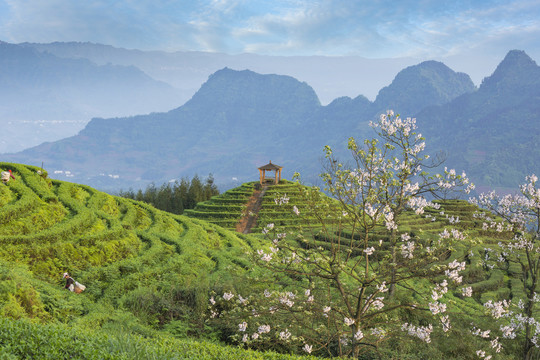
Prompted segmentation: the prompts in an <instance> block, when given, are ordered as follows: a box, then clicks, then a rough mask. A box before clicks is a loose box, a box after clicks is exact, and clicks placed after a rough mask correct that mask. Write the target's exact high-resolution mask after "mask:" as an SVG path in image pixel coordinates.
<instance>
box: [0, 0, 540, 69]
mask: <svg viewBox="0 0 540 360" xmlns="http://www.w3.org/2000/svg"><path fill="white" fill-rule="evenodd" d="M0 10H1V11H2V14H1V15H0V31H1V33H2V34H3V39H2V40H5V41H8V42H24V41H30V42H52V41H91V42H99V43H105V44H111V45H114V46H119V47H127V48H140V49H164V50H200V51H220V52H226V53H240V52H254V53H261V54H273V55H314V54H318V55H361V56H365V57H370V58H376V57H401V56H414V57H419V58H434V57H448V56H452V55H455V54H459V53H461V52H464V51H468V50H469V49H471V48H473V49H474V48H477V49H498V48H504V51H505V52H506V51H508V50H509V49H511V48H514V47H515V46H517V45H519V46H520V48H523V49H524V50H525V51H527V52H529V53H532V54H531V55H532V56H534V52H535V51H536V53H538V51H540V50H538V40H537V39H538V37H539V35H540V29H539V27H540V25H539V22H538V20H537V19H538V18H540V3H539V2H538V1H536V0H516V1H511V0H506V1H495V0H493V1H490V0H485V1H477V2H465V3H464V2H441V1H438V0H425V1H416V0H405V1H399V2H397V1H394V0H380V1H376V2H375V1H371V2H367V1H350V0H316V1H313V0H274V1H271V2H269V1H265V0H196V1H185V2H184V1H183V2H177V1H176V2H175V1H173V2H171V1H166V0H138V1H130V0H118V1H115V2H110V1H105V0H88V1H72V0H48V1H42V0H24V1H20V0H0ZM533 48H534V49H533Z"/></svg>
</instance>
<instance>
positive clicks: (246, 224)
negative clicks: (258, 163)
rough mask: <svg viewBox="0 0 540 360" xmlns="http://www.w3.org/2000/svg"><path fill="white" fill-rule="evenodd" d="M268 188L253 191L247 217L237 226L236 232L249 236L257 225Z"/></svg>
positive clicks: (247, 208) (247, 207)
mask: <svg viewBox="0 0 540 360" xmlns="http://www.w3.org/2000/svg"><path fill="white" fill-rule="evenodd" d="M267 188H268V186H263V188H262V190H255V191H253V195H252V196H251V197H250V198H249V201H248V203H247V204H246V215H245V216H244V217H243V218H242V219H241V220H240V222H238V224H236V231H237V232H239V233H242V234H249V233H250V232H251V228H253V227H254V226H255V224H256V223H257V215H258V214H259V210H260V209H261V204H262V200H263V196H264V193H265V192H266V189H267Z"/></svg>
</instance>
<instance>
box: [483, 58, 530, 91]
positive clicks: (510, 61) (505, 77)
mask: <svg viewBox="0 0 540 360" xmlns="http://www.w3.org/2000/svg"><path fill="white" fill-rule="evenodd" d="M539 79H540V67H539V66H538V65H537V64H536V62H535V61H534V60H533V59H531V57H530V56H529V55H527V54H526V53H525V51H523V50H511V51H509V52H508V53H507V54H506V56H505V57H504V59H503V61H501V63H500V64H499V65H498V66H497V68H496V69H495V71H494V72H493V74H492V75H491V76H489V77H487V78H485V79H484V81H483V82H482V86H481V87H482V88H484V89H485V88H486V87H487V88H489V87H493V86H502V85H505V86H510V87H512V84H516V85H519V86H523V85H526V84H530V83H536V82H537V81H538V80H539Z"/></svg>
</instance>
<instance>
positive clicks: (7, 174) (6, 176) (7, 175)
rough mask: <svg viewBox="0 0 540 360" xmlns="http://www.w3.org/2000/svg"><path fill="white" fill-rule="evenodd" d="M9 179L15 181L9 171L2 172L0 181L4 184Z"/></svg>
mask: <svg viewBox="0 0 540 360" xmlns="http://www.w3.org/2000/svg"><path fill="white" fill-rule="evenodd" d="M10 178H13V180H15V176H13V174H12V173H11V170H8V171H2V172H1V173H0V179H2V182H3V183H4V184H5V183H7V182H8V181H9V179H10Z"/></svg>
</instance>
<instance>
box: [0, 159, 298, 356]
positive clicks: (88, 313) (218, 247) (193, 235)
mask: <svg viewBox="0 0 540 360" xmlns="http://www.w3.org/2000/svg"><path fill="white" fill-rule="evenodd" d="M0 169H1V170H6V169H11V170H12V171H13V174H14V176H15V177H16V180H11V181H9V182H8V183H7V184H6V185H4V184H0V206H1V208H0V244H1V247H0V258H1V260H2V261H1V262H0V322H2V325H1V326H0V349H2V350H0V358H3V359H4V358H8V359H11V358H40V359H41V358H43V359H45V358H46V359H58V358H77V359H89V358H92V359H103V358H107V359H109V358H110V359H117V358H122V359H127V358H152V359H154V358H159V359H161V358H167V359H168V358H175V359H176V358H215V357H216V356H219V357H222V358H239V359H244V358H253V359H258V358H263V357H264V358H276V359H277V358H279V359H281V358H283V359H285V358H290V357H289V356H285V355H283V356H282V355H276V354H265V355H260V354H257V353H253V352H245V351H242V350H239V349H232V348H231V349H229V348H226V347H222V346H218V345H216V344H210V343H206V342H201V343H198V342H195V341H192V340H190V341H187V342H185V341H182V342H181V341H179V340H176V339H175V337H181V338H187V337H188V336H195V337H199V336H200V335H201V334H202V333H203V332H204V330H205V322H204V319H205V311H206V308H207V304H208V294H209V292H210V291H211V290H215V291H223V289H229V288H232V287H233V281H234V278H235V276H237V275H238V274H240V273H242V272H243V271H245V270H244V269H245V268H247V267H248V266H247V263H246V262H245V260H243V259H244V258H245V252H246V251H247V250H249V249H250V248H251V245H252V244H253V242H254V241H257V240H256V239H255V238H247V237H245V236H243V235H241V234H237V233H232V232H230V231H228V230H225V229H223V228H221V227H219V226H216V225H213V224H211V223H207V222H202V221H199V220H197V219H190V218H187V217H185V216H177V215H172V214H169V213H165V212H163V211H160V210H157V209H155V208H153V207H151V206H149V205H146V204H144V203H142V202H136V201H132V200H128V199H124V198H120V197H113V196H110V195H108V194H105V193H103V192H99V191H96V190H94V189H92V188H91V187H88V186H84V185H77V184H72V183H68V182H63V181H57V180H53V181H51V180H50V179H48V178H47V174H46V172H44V173H43V174H41V175H40V173H39V172H40V171H41V169H39V168H37V167H32V166H25V165H20V164H11V163H0ZM65 271H68V272H69V273H70V274H71V275H72V276H73V277H74V278H75V280H77V281H79V282H81V283H83V284H85V285H86V286H87V289H86V291H85V292H84V293H83V294H81V295H76V294H74V293H71V292H69V291H67V290H66V289H64V280H63V279H62V274H63V272H65ZM8 319H15V320H19V321H17V322H13V321H10V320H8ZM47 324H48V325H47ZM212 336H213V338H214V340H215V339H216V336H218V335H216V334H214V335H209V337H210V339H212ZM145 338H152V339H155V340H145ZM29 339H32V340H29ZM66 339H69V340H66ZM40 349H41V350H40ZM58 354H61V355H58ZM104 354H107V355H106V356H105V355H104ZM141 354H146V355H144V356H139V355H141ZM148 354H153V355H152V356H149V355H148ZM6 356H7V357H6ZM9 356H12V357H9Z"/></svg>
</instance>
